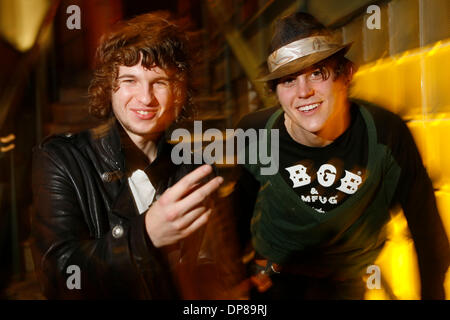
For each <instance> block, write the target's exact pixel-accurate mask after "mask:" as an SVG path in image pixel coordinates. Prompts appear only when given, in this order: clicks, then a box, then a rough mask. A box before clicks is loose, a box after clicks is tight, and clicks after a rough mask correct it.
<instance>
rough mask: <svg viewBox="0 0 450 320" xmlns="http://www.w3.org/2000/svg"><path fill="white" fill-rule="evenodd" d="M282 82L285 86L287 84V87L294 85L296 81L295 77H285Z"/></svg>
mask: <svg viewBox="0 0 450 320" xmlns="http://www.w3.org/2000/svg"><path fill="white" fill-rule="evenodd" d="M281 83H282V84H283V85H284V86H286V87H289V86H293V85H294V83H295V78H286V79H283V80H282V81H281Z"/></svg>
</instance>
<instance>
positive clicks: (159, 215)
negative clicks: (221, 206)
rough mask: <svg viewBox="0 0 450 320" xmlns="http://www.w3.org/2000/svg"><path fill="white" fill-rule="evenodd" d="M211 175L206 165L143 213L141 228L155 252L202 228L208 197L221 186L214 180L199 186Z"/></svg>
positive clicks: (209, 210) (176, 185)
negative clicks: (145, 232) (143, 220)
mask: <svg viewBox="0 0 450 320" xmlns="http://www.w3.org/2000/svg"><path fill="white" fill-rule="evenodd" d="M211 172H212V168H211V166H210V165H203V166H201V167H200V168H197V169H196V170H194V171H192V172H191V173H189V174H188V175H186V176H185V177H183V178H182V179H181V180H180V181H178V182H177V183H176V184H175V185H173V186H172V187H170V188H169V189H167V190H166V191H165V192H164V193H163V194H162V195H161V197H160V198H159V199H158V200H157V201H156V202H155V203H154V204H153V205H152V206H151V207H150V209H148V211H147V212H146V213H145V214H146V216H145V227H146V230H147V233H148V235H149V237H150V239H151V240H152V242H153V245H154V246H155V247H157V248H159V247H162V246H166V245H170V244H174V243H176V242H177V241H179V240H181V239H184V238H186V237H187V236H189V235H190V234H191V233H193V232H194V231H195V230H197V229H198V228H200V227H201V226H203V225H204V224H205V223H206V222H207V221H208V218H209V216H210V214H211V212H212V209H211V208H210V206H209V205H208V204H207V203H208V201H206V200H208V197H209V196H210V195H211V194H212V193H213V192H214V191H216V190H217V189H218V188H219V186H220V184H221V183H222V182H223V178H222V177H215V178H214V179H212V180H210V181H208V182H207V183H205V184H204V185H202V186H200V184H201V180H202V179H203V178H205V177H207V176H208V175H209V174H210V173H211Z"/></svg>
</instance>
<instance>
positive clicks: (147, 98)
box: [137, 86, 155, 105]
mask: <svg viewBox="0 0 450 320" xmlns="http://www.w3.org/2000/svg"><path fill="white" fill-rule="evenodd" d="M137 98H138V100H139V102H140V103H142V104H144V105H150V104H151V103H152V101H153V100H154V99H155V95H154V94H153V89H152V87H151V86H144V87H143V88H142V89H141V90H140V92H139V95H138V97H137Z"/></svg>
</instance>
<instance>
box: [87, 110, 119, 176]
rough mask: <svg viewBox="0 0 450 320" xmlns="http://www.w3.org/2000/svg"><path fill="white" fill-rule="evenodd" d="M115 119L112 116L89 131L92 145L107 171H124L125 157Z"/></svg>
mask: <svg viewBox="0 0 450 320" xmlns="http://www.w3.org/2000/svg"><path fill="white" fill-rule="evenodd" d="M119 126H120V124H119V123H118V121H117V119H116V118H115V117H114V116H112V117H110V118H109V119H108V120H107V121H106V122H105V123H103V124H101V125H99V126H98V127H95V128H93V129H91V130H90V131H91V137H92V144H93V147H94V149H95V150H96V151H97V154H98V155H99V156H100V158H101V160H103V162H104V163H106V164H107V165H108V167H109V168H107V170H111V171H117V170H118V171H121V172H122V173H123V172H124V171H125V157H124V154H123V150H122V144H121V141H120V132H119Z"/></svg>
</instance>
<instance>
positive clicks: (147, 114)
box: [133, 109, 157, 120]
mask: <svg viewBox="0 0 450 320" xmlns="http://www.w3.org/2000/svg"><path fill="white" fill-rule="evenodd" d="M133 111H134V112H135V114H136V116H137V117H138V118H140V119H142V120H150V119H152V118H153V117H154V116H155V115H156V111H157V110H156V109H155V110H133Z"/></svg>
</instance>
